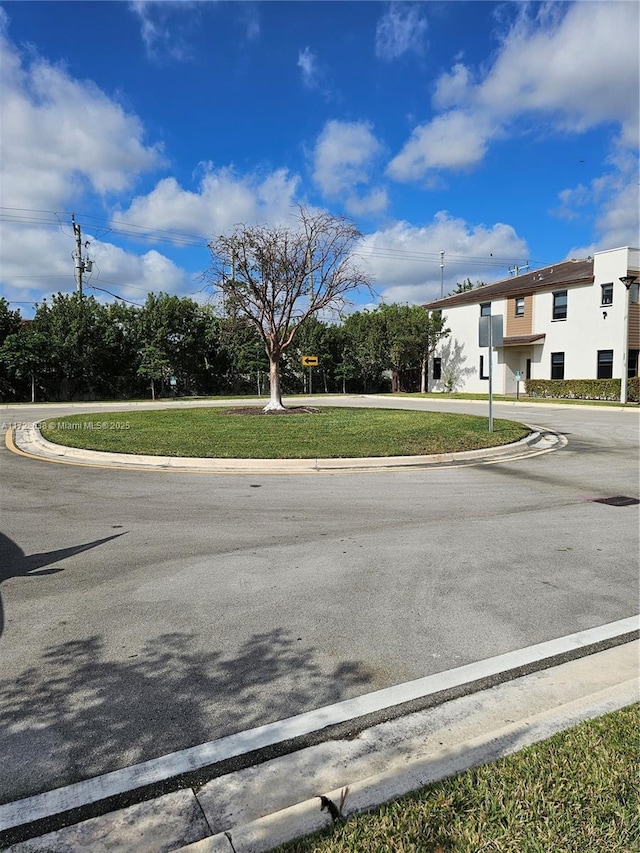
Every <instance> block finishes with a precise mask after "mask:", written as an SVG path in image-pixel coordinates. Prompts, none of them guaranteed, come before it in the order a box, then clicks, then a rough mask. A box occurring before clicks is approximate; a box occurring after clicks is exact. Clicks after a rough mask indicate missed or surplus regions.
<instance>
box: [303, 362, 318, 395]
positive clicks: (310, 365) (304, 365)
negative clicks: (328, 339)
mask: <svg viewBox="0 0 640 853" xmlns="http://www.w3.org/2000/svg"><path fill="white" fill-rule="evenodd" d="M300 361H301V363H302V366H303V367H308V368H309V393H310V394H311V368H312V367H317V366H318V356H317V355H303V356H302V358H301V359H300Z"/></svg>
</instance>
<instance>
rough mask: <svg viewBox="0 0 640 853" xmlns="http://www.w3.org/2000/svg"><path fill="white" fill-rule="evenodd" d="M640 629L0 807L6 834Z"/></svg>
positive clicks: (537, 651)
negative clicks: (67, 812)
mask: <svg viewBox="0 0 640 853" xmlns="http://www.w3.org/2000/svg"><path fill="white" fill-rule="evenodd" d="M638 624H639V617H638V616H633V617H630V618H628V619H621V620H619V621H617V622H610V623H608V624H607V625H601V626H598V627H597V628H589V629H587V630H586V631H578V632H577V633H574V634H569V635H567V636H565V637H560V638H558V639H555V640H549V641H547V642H544V643H538V644H536V645H533V646H529V647H528V648H525V649H518V650H517V651H513V652H507V653H506V654H502V655H498V656H496V657H493V658H488V659H487V660H483V661H478V662H476V663H472V664H467V665H466V666H461V667H457V668H456V669H451V670H448V671H446V672H440V673H437V674H435V675H428V676H425V677H424V678H418V679H416V680H415V681H408V682H406V683H404V684H397V685H395V686H393V687H388V688H385V689H383V690H377V691H375V692H373V693H368V694H365V695H363V696H358V697H356V698H354V699H346V700H344V701H342V702H337V703H335V704H334V705H327V706H325V707H323V708H318V709H317V710H315V711H307V712H305V713H303V714H298V715H297V716H295V717H288V718H287V719H284V720H278V721H276V722H273V723H267V724H266V725H263V726H258V727H257V728H254V729H249V730H248V731H244V732H238V733H237V734H233V735H228V736H227V737H223V738H219V739H218V740H214V741H211V742H210V743H204V744H200V745H199V746H194V747H189V748H187V749H183V750H180V751H179V752H173V753H170V754H168V755H163V756H161V757H160V758H153V759H151V760H149V761H145V762H142V763H141V764H136V765H133V766H131V767H125V768H123V769H122V770H115V771H112V772H111V773H106V774H104V775H103V776H96V777H94V778H93V779H87V780H85V781H83V782H76V783H75V784H72V785H67V786H66V787H63V788H57V789H55V790H53V791H48V792H46V793H43V794H36V795H35V796H33V797H27V798H26V799H23V800H17V801H15V802H13V803H7V804H5V805H0V831H3V830H6V829H10V828H12V827H16V826H21V825H23V824H27V823H32V822H33V821H36V820H42V819H43V818H46V817H50V816H52V815H56V814H60V813H62V812H65V811H69V810H71V809H78V808H81V807H83V806H88V805H90V804H92V803H96V802H98V801H100V800H105V799H107V798H109V797H116V796H118V795H120V794H124V793H126V792H127V791H134V790H136V789H138V788H142V787H145V786H149V785H153V784H157V783H159V782H164V781H166V780H168V779H171V778H174V777H176V776H180V775H182V774H186V773H190V772H193V771H195V770H198V769H200V768H203V767H207V766H210V765H213V764H217V763H219V762H221V761H225V760H227V759H230V758H237V757H238V756H241V755H245V754H246V753H249V752H253V751H255V750H259V749H264V748H265V747H270V746H274V745H276V744H279V743H282V742H283V741H288V740H291V739H295V738H300V737H303V736H305V735H309V734H312V733H314V732H318V731H320V730H321V729H324V728H326V727H327V726H335V725H338V724H340V723H345V722H348V721H351V720H354V719H357V718H358V717H364V716H366V715H369V714H373V713H376V712H381V711H390V710H391V709H392V708H394V707H396V706H398V705H403V704H406V703H407V702H414V701H416V700H424V699H426V698H428V697H429V696H435V695H437V694H440V693H442V692H443V691H450V690H452V689H455V688H462V687H465V686H468V688H469V690H468V692H469V693H472V692H474V685H477V684H481V685H482V686H481V687H480V689H486V683H487V680H488V679H492V678H495V679H497V681H496V683H500V680H502V681H504V680H508V678H509V677H511V678H513V677H518V675H513V673H514V672H516V673H518V674H522V670H523V668H526V671H528V672H529V671H535V670H536V669H544V668H546V667H548V666H550V665H553V664H554V663H557V662H558V658H559V657H562V658H564V659H569V660H570V659H573V658H576V657H581V656H583V655H585V654H589V653H590V650H591V651H593V648H592V647H594V646H598V645H599V644H604V646H605V647H606V645H607V644H608V645H615V641H616V639H618V640H619V639H620V638H623V641H625V642H626V641H628V640H630V639H634V638H636V637H637V635H638ZM509 673H511V676H509V675H508V674H509ZM475 689H478V688H475Z"/></svg>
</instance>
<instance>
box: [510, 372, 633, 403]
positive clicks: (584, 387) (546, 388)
mask: <svg viewBox="0 0 640 853" xmlns="http://www.w3.org/2000/svg"><path fill="white" fill-rule="evenodd" d="M525 389H526V391H525V393H526V394H528V395H529V397H555V398H557V399H560V400H619V399H620V380H619V379H527V381H526V383H525ZM627 400H628V401H629V402H630V403H637V402H638V401H639V400H640V378H639V377H637V376H635V377H634V378H633V379H629V380H628V381H627Z"/></svg>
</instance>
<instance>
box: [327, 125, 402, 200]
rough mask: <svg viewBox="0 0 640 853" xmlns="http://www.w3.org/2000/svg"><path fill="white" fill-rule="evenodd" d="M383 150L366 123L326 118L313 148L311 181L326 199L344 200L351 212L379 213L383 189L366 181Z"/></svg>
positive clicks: (384, 197)
mask: <svg viewBox="0 0 640 853" xmlns="http://www.w3.org/2000/svg"><path fill="white" fill-rule="evenodd" d="M381 153H382V145H381V144H380V142H379V141H378V140H377V139H376V137H375V136H374V134H373V131H372V129H371V125H370V124H368V123H367V122H346V121H336V120H331V121H328V122H327V123H326V124H325V126H324V128H323V129H322V132H321V133H320V135H319V137H318V139H317V141H316V145H315V148H314V150H313V181H314V183H315V184H316V186H317V187H318V188H319V189H320V191H321V192H322V194H323V195H324V196H325V198H328V199H332V200H336V199H340V200H343V201H344V202H345V206H346V209H347V210H348V211H349V212H350V213H352V214H354V215H365V214H375V213H381V212H383V211H384V210H385V208H386V206H387V203H388V198H387V193H386V190H385V189H384V188H382V187H374V188H372V189H371V190H370V191H369V192H368V193H362V192H361V191H360V190H359V189H358V187H362V186H363V185H364V186H366V185H368V184H369V180H370V174H371V171H372V169H373V167H374V165H375V163H376V161H377V159H378V158H379V156H380V155H381Z"/></svg>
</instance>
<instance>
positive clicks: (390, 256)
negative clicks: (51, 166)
mask: <svg viewBox="0 0 640 853" xmlns="http://www.w3.org/2000/svg"><path fill="white" fill-rule="evenodd" d="M4 211H7V212H6V213H5V212H4ZM34 213H35V214H46V215H47V216H48V217H49V218H48V219H47V218H45V216H41V215H39V216H32V215H31V214H34ZM25 214H29V215H25ZM70 215H71V214H69V213H65V212H57V211H47V210H37V209H30V208H10V207H0V220H4V221H8V222H14V223H15V224H23V225H36V224H46V225H56V226H58V225H61V224H62V222H61V220H60V216H70ZM78 215H79V216H82V218H83V219H84V220H86V221H92V222H94V223H105V224H104V225H101V226H99V225H98V224H96V226H95V227H100V228H101V229H103V236H106V235H107V234H117V235H118V236H122V237H133V238H136V239H141V240H150V241H153V242H156V243H171V244H172V245H175V246H185V247H188V246H191V247H194V248H206V247H207V243H208V240H207V238H206V237H204V236H202V235H196V234H188V233H185V232H181V231H174V230H170V229H163V228H151V227H149V226H147V225H137V224H135V223H130V222H122V221H120V220H109V219H105V218H104V217H98V216H93V215H91V214H78ZM52 217H53V218H52ZM353 254H354V255H357V256H358V257H360V258H362V259H363V260H366V259H367V258H371V257H373V258H380V259H387V260H407V261H409V260H414V261H418V262H421V263H438V264H439V263H440V261H441V256H440V252H424V251H420V250H417V249H397V248H395V247H393V246H371V247H367V246H361V247H359V248H358V249H356V250H355V251H354V253H353ZM447 260H449V261H450V262H452V261H453V262H457V263H464V264H469V265H472V266H485V267H498V268H501V267H506V266H513V265H520V266H524V265H526V264H527V263H528V264H530V265H532V266H536V267H539V266H548V264H549V263H552V262H547V261H532V260H530V259H528V258H523V257H518V256H513V255H512V256H510V257H497V256H494V255H493V254H490V255H488V256H481V255H462V254H454V253H449V252H447Z"/></svg>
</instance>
